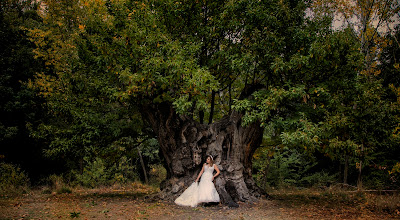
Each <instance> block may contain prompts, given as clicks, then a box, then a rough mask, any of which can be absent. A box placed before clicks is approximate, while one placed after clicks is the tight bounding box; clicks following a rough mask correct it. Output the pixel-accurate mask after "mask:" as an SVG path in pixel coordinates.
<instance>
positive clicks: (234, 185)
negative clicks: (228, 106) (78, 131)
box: [142, 103, 263, 206]
mask: <svg viewBox="0 0 400 220" xmlns="http://www.w3.org/2000/svg"><path fill="white" fill-rule="evenodd" d="M143 108H144V109H143V110H142V114H143V117H144V118H145V119H146V120H147V121H148V122H149V124H150V126H151V127H152V129H153V130H154V132H155V134H156V135H157V139H158V142H159V145H160V152H161V153H162V155H163V157H164V162H165V164H164V166H165V168H166V170H167V179H166V180H165V181H164V182H163V183H162V184H161V187H160V188H161V192H160V193H159V195H158V196H159V197H160V198H161V199H164V200H171V201H172V200H174V199H176V198H177V197H178V196H179V195H180V194H181V193H182V192H183V191H184V190H185V189H186V188H187V187H188V186H189V185H190V184H191V183H192V182H194V181H195V179H196V177H197V175H198V173H199V172H200V170H201V168H202V165H203V163H204V162H205V159H206V156H207V155H212V156H213V157H214V162H215V164H217V166H218V168H219V169H220V171H221V174H220V175H219V176H218V177H217V178H216V179H215V186H216V189H217V191H218V193H219V195H220V198H221V202H222V203H224V204H227V205H229V206H237V203H236V202H238V201H255V200H256V199H257V198H258V197H260V196H261V194H262V190H261V189H260V188H259V187H257V186H256V184H255V181H254V180H253V178H252V161H251V158H252V156H253V153H254V151H255V150H256V148H257V147H259V145H260V144H261V141H262V134H263V129H262V128H261V127H260V123H253V124H251V125H249V126H247V127H243V126H242V125H241V122H242V120H241V119H242V114H240V113H238V112H235V111H233V112H232V113H231V114H230V115H228V116H226V117H224V118H222V119H221V120H219V121H217V122H215V123H212V124H210V125H205V124H200V123H198V122H196V121H194V120H193V119H192V118H190V117H187V116H184V115H178V114H177V113H176V112H175V110H174V108H173V107H172V105H171V104H169V103H158V104H154V103H152V104H149V105H146V106H143Z"/></svg>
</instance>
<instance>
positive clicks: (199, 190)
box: [175, 155, 220, 207]
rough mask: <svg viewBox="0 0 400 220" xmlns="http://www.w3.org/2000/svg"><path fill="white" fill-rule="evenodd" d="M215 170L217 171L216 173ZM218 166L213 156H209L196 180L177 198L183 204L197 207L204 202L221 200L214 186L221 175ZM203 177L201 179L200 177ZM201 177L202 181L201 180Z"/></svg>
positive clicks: (177, 202)
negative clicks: (215, 180) (215, 179)
mask: <svg viewBox="0 0 400 220" xmlns="http://www.w3.org/2000/svg"><path fill="white" fill-rule="evenodd" d="M214 170H215V171H216V172H217V173H216V174H215V175H214ZM219 173H220V171H219V169H218V166H217V165H215V164H214V161H213V157H212V156H211V155H209V156H207V160H206V163H205V164H204V165H203V168H202V169H201V171H200V173H199V175H198V177H197V179H196V181H195V182H194V183H192V185H190V187H189V188H187V189H186V190H185V191H184V192H183V193H182V194H181V195H180V196H179V197H178V198H177V199H176V200H175V203H176V204H178V205H182V206H191V207H196V206H197V205H198V204H200V203H202V202H219V195H218V193H217V190H216V189H215V186H214V183H213V181H214V178H215V177H217V176H218V175H219ZM200 177H201V179H200ZM199 179H200V183H198V182H199Z"/></svg>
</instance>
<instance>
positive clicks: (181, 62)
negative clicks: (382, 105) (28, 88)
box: [30, 0, 323, 205]
mask: <svg viewBox="0 0 400 220" xmlns="http://www.w3.org/2000/svg"><path fill="white" fill-rule="evenodd" d="M42 6H43V7H42V9H41V11H40V13H41V14H42V17H43V19H44V26H43V27H40V28H37V29H33V30H31V31H30V36H31V37H32V39H33V41H34V42H35V43H36V44H37V46H38V49H37V50H36V55H37V57H40V58H42V59H44V60H46V61H47V62H46V63H47V65H48V67H49V71H48V72H46V73H40V74H38V75H37V77H36V81H35V82H32V83H31V85H33V86H36V87H37V88H39V89H40V91H41V94H42V95H43V96H45V97H46V98H47V100H48V102H49V106H50V108H52V109H53V111H54V112H57V111H59V113H56V114H66V113H65V111H63V112H60V108H59V107H60V103H63V106H64V105H75V103H76V101H74V100H77V99H78V97H79V100H80V102H81V104H80V106H85V105H90V104H91V103H93V102H94V103H96V105H98V106H108V107H107V108H104V109H105V111H115V109H118V108H126V107H127V106H130V107H131V108H130V109H132V110H135V111H137V112H138V113H140V115H141V116H142V118H143V122H144V123H142V124H140V126H144V127H145V126H146V125H148V126H150V127H151V128H152V130H153V132H154V135H155V136H156V137H157V139H158V142H159V145H160V150H161V153H162V156H163V157H164V161H165V168H166V169H167V174H168V175H167V180H166V181H164V183H163V184H162V192H161V193H160V196H161V197H163V198H165V199H174V198H176V197H177V196H178V195H179V194H180V193H181V192H182V191H183V190H184V189H185V187H186V186H188V185H189V183H190V182H192V181H194V180H195V178H196V175H197V174H198V172H199V171H200V169H201V166H202V164H203V163H204V160H205V158H206V155H208V154H211V155H212V156H213V157H214V158H215V162H216V164H218V166H219V168H220V169H221V171H222V174H221V175H220V177H218V178H217V179H216V181H215V182H216V186H217V190H218V192H219V193H220V195H221V197H222V200H223V202H224V203H226V204H231V205H235V202H237V201H247V200H250V201H251V200H254V199H255V198H257V197H259V196H260V195H261V193H262V192H261V191H260V190H259V189H258V187H257V186H256V185H255V182H254V181H253V178H252V162H251V160H252V156H253V153H254V151H255V150H256V148H257V147H259V145H260V144H261V141H262V136H263V126H262V124H263V123H265V122H267V121H268V120H269V115H270V113H271V112H275V113H276V114H283V113H282V112H283V108H282V109H280V108H279V107H278V106H279V105H280V103H284V104H285V105H287V106H286V107H287V108H290V104H289V103H288V102H287V100H288V99H290V98H295V99H296V98H298V97H300V100H302V98H301V97H302V89H295V88H294V87H295V86H296V83H295V82H299V83H303V82H302V80H301V78H302V77H303V76H302V75H299V74H297V75H296V73H297V69H298V68H299V67H301V65H303V64H305V62H306V61H305V56H304V55H305V54H306V53H307V52H306V51H307V48H309V47H310V44H311V42H312V41H313V38H314V37H315V36H317V35H323V30H322V29H321V30H320V29H319V28H318V26H315V25H310V24H311V22H310V21H309V20H307V19H306V16H305V10H306V9H307V7H308V5H307V1H302V0H291V1H285V0H283V1H280V0H279V1H278V0H266V1H258V0H257V1H253V0H243V1H227V0H226V1H225V0H224V1H222V0H221V1H214V0H213V1H207V0H205V1H172V0H161V1H160V0H157V1H133V0H132V1H131V0H118V1H117V0H107V1H98V0H83V1H82V0H80V1H77V0H74V1H56V0H44V1H43V4H42ZM313 27H314V28H313ZM319 31H321V33H318V32H319ZM85 88H86V89H85ZM291 88H294V89H291ZM83 91H84V92H83ZM91 97H102V98H96V99H93V98H91ZM286 98H287V99H286ZM285 100H286V101H285ZM57 103H59V104H57ZM110 103H111V104H110ZM107 109H109V110H107ZM254 109H261V110H262V112H263V114H262V115H253V114H252V113H251V112H252V110H254ZM64 110H65V109H64ZM253 112H254V111H253ZM256 112H257V111H256ZM69 113H71V111H69ZM69 113H68V114H69ZM75 113H76V112H72V113H71V114H75ZM132 115H133V113H132Z"/></svg>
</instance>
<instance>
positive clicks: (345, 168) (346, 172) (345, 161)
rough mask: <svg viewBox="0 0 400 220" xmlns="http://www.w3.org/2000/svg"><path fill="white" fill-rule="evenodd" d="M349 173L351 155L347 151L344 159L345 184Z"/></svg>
mask: <svg viewBox="0 0 400 220" xmlns="http://www.w3.org/2000/svg"><path fill="white" fill-rule="evenodd" d="M348 175H349V155H348V154H347V153H346V156H345V160H344V174H343V184H347V177H348Z"/></svg>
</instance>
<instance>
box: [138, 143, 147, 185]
mask: <svg viewBox="0 0 400 220" xmlns="http://www.w3.org/2000/svg"><path fill="white" fill-rule="evenodd" d="M137 150H138V154H139V159H140V164H141V165H142V169H143V174H144V181H145V183H146V184H148V183H149V179H148V178H147V172H146V166H145V165H144V161H143V157H142V154H141V153H140V149H139V146H138V147H137Z"/></svg>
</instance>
